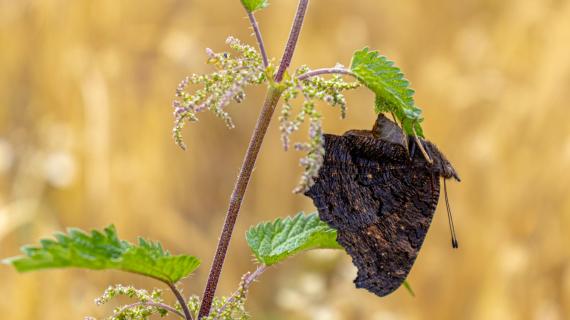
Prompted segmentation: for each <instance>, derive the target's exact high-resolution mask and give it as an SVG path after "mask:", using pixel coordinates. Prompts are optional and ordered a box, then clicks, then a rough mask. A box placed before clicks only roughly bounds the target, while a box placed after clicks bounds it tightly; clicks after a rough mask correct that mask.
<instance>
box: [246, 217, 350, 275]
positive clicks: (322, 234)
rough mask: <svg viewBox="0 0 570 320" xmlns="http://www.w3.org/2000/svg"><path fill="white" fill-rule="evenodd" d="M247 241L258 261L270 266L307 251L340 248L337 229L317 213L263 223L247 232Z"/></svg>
mask: <svg viewBox="0 0 570 320" xmlns="http://www.w3.org/2000/svg"><path fill="white" fill-rule="evenodd" d="M246 239H247V243H248V244H249V247H250V248H251V250H252V251H253V253H254V254H255V256H256V258H257V260H258V261H259V262H261V263H263V264H265V265H267V266H270V265H273V264H276V263H279V262H281V261H283V260H285V259H287V258H289V257H291V256H293V255H295V254H296V253H298V252H301V251H305V250H310V249H340V248H341V247H340V245H339V244H338V243H337V242H336V230H334V229H332V228H330V227H329V226H328V225H327V224H326V223H325V222H323V221H321V220H320V219H319V216H318V215H317V214H316V213H312V214H309V215H305V214H304V213H303V212H300V213H298V214H297V215H296V216H295V217H287V218H285V219H284V220H282V219H277V220H274V221H273V222H265V223H260V224H258V225H257V226H255V227H251V228H250V229H249V230H248V231H247V234H246Z"/></svg>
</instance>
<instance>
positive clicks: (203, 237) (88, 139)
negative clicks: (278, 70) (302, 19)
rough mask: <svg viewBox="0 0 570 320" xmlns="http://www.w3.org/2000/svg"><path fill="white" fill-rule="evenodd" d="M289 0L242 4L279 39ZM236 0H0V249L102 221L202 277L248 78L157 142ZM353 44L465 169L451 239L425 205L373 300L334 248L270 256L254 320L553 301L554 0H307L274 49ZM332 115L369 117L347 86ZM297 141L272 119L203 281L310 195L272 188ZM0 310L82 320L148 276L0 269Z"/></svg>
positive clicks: (323, 63) (519, 309) (342, 125)
mask: <svg viewBox="0 0 570 320" xmlns="http://www.w3.org/2000/svg"><path fill="white" fill-rule="evenodd" d="M295 6H296V2H295V1H290V0H273V1H272V6H271V7H270V8H269V9H268V10H265V11H263V12H260V13H259V17H258V18H259V22H260V25H261V27H262V28H263V32H264V36H265V40H266V45H267V47H268V50H269V51H270V53H271V55H273V56H277V57H279V56H280V53H281V50H282V46H283V44H284V42H285V40H286V37H287V33H288V29H289V27H290V21H291V18H292V15H293V12H294V9H295ZM244 16H245V13H244V12H243V9H242V7H241V4H240V3H239V1H237V0H235V1H221V0H219V1H218V0H210V1H193V0H187V1H182V0H180V1H174V0H165V1H148V0H139V1H132V0H125V1H115V0H99V1H86V0H83V1H69V0H67V1H66V0H47V1H39V0H35V1H32V0H18V1H14V0H0V103H1V106H0V249H1V250H0V255H1V256H2V257H7V256H12V255H15V254H17V253H18V252H17V250H18V247H19V246H20V245H22V244H25V243H34V242H36V241H37V240H38V239H39V238H40V237H44V236H47V235H49V234H51V233H52V232H53V231H55V230H62V229H64V228H65V227H68V226H77V227H81V228H84V229H91V228H101V227H103V226H105V225H108V224H109V223H114V224H115V225H116V226H117V229H118V230H119V232H120V233H121V234H122V235H123V237H125V238H127V239H129V240H131V241H132V240H134V239H135V237H136V236H137V235H144V236H146V237H149V238H152V239H157V240H160V241H162V242H163V243H164V245H165V247H167V248H170V249H171V251H172V252H173V253H174V254H177V253H183V252H190V253H192V254H195V255H197V256H199V257H201V258H202V259H203V260H204V265H203V266H202V267H201V268H200V269H198V271H197V273H196V275H195V276H193V277H192V279H190V281H187V282H186V283H185V288H184V289H185V292H186V293H187V294H190V293H191V292H195V293H198V294H200V293H201V292H202V289H203V287H204V284H205V280H206V277H207V272H208V268H209V263H210V260H211V257H212V255H213V251H214V247H215V244H216V241H217V237H218V233H219V230H220V228H221V223H222V221H223V215H224V211H225V209H226V202H227V200H228V197H229V194H230V191H231V188H232V185H233V180H234V178H235V176H236V174H237V170H238V167H239V165H240V163H241V158H242V156H243V153H244V151H245V146H246V144H247V140H248V138H249V133H250V132H251V130H252V127H253V124H254V122H255V118H256V114H257V112H258V111H259V108H260V101H261V99H262V96H261V94H262V92H263V90H262V89H253V90H250V91H249V92H248V97H247V100H246V102H245V104H244V105H242V106H240V107H239V108H232V107H229V111H230V112H232V114H233V116H234V121H235V123H236V126H237V128H236V129H234V130H232V131H228V130H227V129H226V128H225V125H224V124H223V123H221V122H220V121H217V119H214V117H208V116H205V117H202V118H201V119H200V122H199V123H197V124H194V125H192V126H189V129H188V130H186V131H185V140H186V141H187V143H188V146H189V150H188V151H186V152H182V151H180V150H179V148H178V147H176V145H175V144H174V143H173V142H172V139H171V125H172V117H171V112H172V110H171V108H170V102H171V100H172V97H173V93H174V90H175V88H176V85H177V84H178V82H179V80H180V79H182V78H183V77H184V76H185V75H187V74H189V73H191V72H205V71H207V68H208V66H207V65H206V64H204V62H205V59H206V56H205V55H204V53H203V52H204V51H203V49H204V48H205V47H207V46H208V47H212V48H213V49H215V50H225V45H224V41H225V38H226V36H227V35H230V34H231V35H234V36H237V37H239V38H240V39H243V40H246V39H249V42H250V43H251V44H254V39H253V38H252V37H249V36H250V35H249V30H248V29H247V28H248V21H247V19H243V17H244ZM364 45H369V46H370V47H373V48H378V49H379V50H380V51H381V52H382V53H383V54H386V55H387V56H389V57H391V59H393V60H395V61H396V62H397V64H398V65H399V66H401V67H402V69H403V70H406V77H407V78H408V79H410V80H411V81H412V83H413V87H414V89H415V90H416V92H417V93H416V97H415V98H416V102H417V103H418V105H420V106H422V108H423V110H424V116H425V119H426V120H425V122H424V123H423V127H424V130H425V135H426V137H428V138H429V139H430V140H432V141H434V142H436V143H437V144H438V145H439V146H440V148H441V149H442V150H443V151H444V152H445V153H446V155H447V156H448V158H449V159H450V160H451V161H452V163H453V164H454V166H455V167H456V168H457V170H458V171H459V173H460V174H461V177H462V179H463V181H462V182H461V183H460V184H452V185H450V188H449V189H450V190H449V191H450V197H451V199H452V206H453V208H454V213H455V221H456V228H457V229H458V235H459V241H460V249H459V250H452V249H451V248H450V243H449V234H448V231H447V225H446V223H447V222H446V218H445V214H444V212H443V211H442V209H443V206H441V205H440V208H439V210H438V213H436V217H435V219H434V223H433V226H432V228H431V230H430V233H429V235H428V237H427V240H426V242H425V244H424V247H423V249H422V252H421V254H420V256H419V258H418V260H417V261H416V265H415V266H414V268H413V269H412V273H411V276H410V279H409V281H410V283H411V284H412V286H413V288H414V291H415V293H416V297H415V298H412V297H410V296H409V295H408V293H407V292H406V290H399V291H397V292H396V293H395V294H393V295H391V296H389V297H387V298H382V299H381V298H378V297H376V296H374V295H371V294H369V293H367V292H366V291H364V290H357V289H354V286H353V284H352V279H353V278H354V276H355V273H356V271H355V269H354V268H353V266H352V264H351V263H350V259H349V258H348V257H347V256H346V255H344V254H342V252H341V251H339V250H335V251H314V252H312V253H311V254H307V255H302V256H299V257H297V258H295V259H292V260H291V261H287V262H285V263H284V264H283V265H281V266H278V267H277V268H275V269H272V270H269V271H268V272H267V273H266V274H264V275H263V277H262V278H261V279H262V280H261V281H260V282H259V283H257V284H256V285H255V286H254V287H252V290H251V296H250V298H249V300H248V307H249V310H250V311H251V312H252V314H253V315H254V317H255V318H256V319H325V320H326V319H568V318H570V303H569V301H570V250H568V246H569V245H570V237H569V236H568V235H569V233H570V197H568V194H569V190H570V174H569V172H570V124H569V120H568V117H569V115H570V111H569V110H570V109H569V107H568V101H570V91H569V90H568V88H570V58H569V57H570V2H568V1H561V0H558V1H556V0H547V1H544V0H523V1H514V0H505V1H491V0H483V1H461V2H458V1H451V0H437V1H429V2H428V1H423V2H422V1H387V0H378V1H366V0H358V1H352V2H350V3H348V2H346V1H340V0H327V1H324V0H313V1H311V5H310V8H309V13H308V16H307V23H306V25H305V27H304V29H303V33H302V35H301V39H300V43H299V48H298V50H297V52H296V55H295V58H294V59H293V66H295V65H298V64H299V63H307V64H309V65H311V66H313V67H330V66H333V65H334V64H335V63H336V62H337V61H339V62H343V63H345V64H348V63H349V59H350V57H351V55H352V52H353V51H354V50H355V49H357V48H362V47H363V46H364ZM347 99H348V108H349V110H348V118H347V119H346V120H345V121H340V120H339V119H338V118H339V117H338V113H337V112H336V110H329V109H327V108H324V109H323V112H324V114H325V120H324V125H325V131H327V132H334V133H341V132H343V131H345V130H347V129H354V128H369V127H370V126H371V125H372V123H373V121H374V119H375V117H374V114H373V111H372V109H373V108H371V105H372V104H373V103H374V101H373V97H372V95H371V94H370V93H368V92H366V90H358V91H356V92H352V93H350V94H348V95H347ZM299 156H300V155H299V154H298V153H295V152H294V151H289V152H287V153H284V152H283V151H282V150H281V143H280V141H279V130H278V127H277V121H276V119H275V120H274V122H273V126H272V127H271V128H270V132H269V135H268V137H267V140H266V143H265V144H264V146H263V149H262V152H261V158H260V160H259V162H258V164H257V168H256V171H255V173H254V177H253V180H252V183H251V186H250V189H249V191H248V194H247V196H246V201H245V205H244V208H243V211H242V214H241V216H240V218H239V220H238V226H237V231H236V234H235V237H234V239H233V242H232V244H231V248H230V254H229V256H228V259H227V261H226V266H225V268H224V272H223V279H222V282H221V283H220V286H219V293H220V294H230V293H231V292H233V290H234V289H235V288H236V286H237V284H238V283H239V281H240V277H241V275H242V274H243V273H245V272H246V271H248V270H250V269H252V268H253V263H252V256H251V254H250V253H249V250H248V249H247V244H246V241H245V239H244V236H243V235H244V233H245V230H247V228H248V226H249V225H251V224H255V223H257V222H259V221H260V220H272V219H273V218H275V217H278V216H285V215H291V214H293V213H295V212H298V211H300V210H305V211H311V210H313V206H312V204H311V202H310V201H309V200H308V199H306V198H304V197H302V196H300V195H293V194H291V189H292V188H293V187H294V186H295V184H296V181H297V179H298V177H299V174H300V173H301V170H300V168H299V167H298V165H297V160H298V157H299ZM0 283H1V287H0V288H1V292H2V293H1V296H2V297H3V298H2V299H0V314H1V315H2V318H6V319H23V320H27V319H30V320H31V319H46V320H47V319H62V320H63V319H80V318H81V317H83V316H84V315H93V316H98V317H102V316H103V315H105V314H108V313H109V311H110V310H105V308H102V307H96V306H95V304H94V303H93V299H94V298H95V297H97V296H99V295H100V293H101V292H102V291H103V290H104V289H105V288H106V287H107V285H108V284H110V283H133V284H135V285H137V286H139V287H141V286H142V287H148V288H149V289H151V288H152V287H153V286H159V285H160V284H159V283H156V282H153V281H150V280H146V279H142V278H140V277H137V276H128V275H124V274H121V273H117V272H106V273H96V272H88V271H70V270H64V271H47V272H42V273H35V274H25V275H20V274H16V273H15V271H14V270H13V269H12V268H8V267H0Z"/></svg>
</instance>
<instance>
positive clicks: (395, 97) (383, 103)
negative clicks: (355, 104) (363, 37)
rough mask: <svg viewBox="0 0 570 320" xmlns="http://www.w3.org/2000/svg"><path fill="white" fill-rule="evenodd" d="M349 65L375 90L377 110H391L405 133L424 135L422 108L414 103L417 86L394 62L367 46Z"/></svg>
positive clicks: (359, 78) (366, 84)
mask: <svg viewBox="0 0 570 320" xmlns="http://www.w3.org/2000/svg"><path fill="white" fill-rule="evenodd" d="M350 69H351V70H352V72H354V74H355V75H356V77H357V78H358V80H359V81H360V82H362V83H363V84H364V85H365V86H367V87H368V88H369V89H370V90H372V91H373V92H374V93H375V94H376V112H377V113H380V112H390V113H393V114H394V116H395V117H396V118H397V119H398V121H399V122H400V124H401V125H402V128H403V130H404V132H406V134H409V135H413V134H414V132H415V134H417V135H418V136H420V137H423V136H424V135H423V130H422V127H421V125H420V123H421V122H422V120H423V118H422V110H421V109H420V108H418V107H417V106H416V105H415V103H414V90H412V89H411V88H410V82H409V81H408V80H406V79H405V78H404V74H403V73H402V71H401V70H400V69H399V68H398V67H396V66H394V62H392V61H390V60H388V59H387V58H386V57H385V56H382V55H380V54H379V53H378V51H370V50H369V49H368V48H364V49H362V50H359V51H356V52H355V53H354V55H353V57H352V62H351V66H350Z"/></svg>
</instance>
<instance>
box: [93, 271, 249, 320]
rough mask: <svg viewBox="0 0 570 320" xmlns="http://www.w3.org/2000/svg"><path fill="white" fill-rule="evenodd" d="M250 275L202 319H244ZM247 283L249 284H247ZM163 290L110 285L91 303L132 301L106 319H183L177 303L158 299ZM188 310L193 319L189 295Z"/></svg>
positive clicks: (194, 303)
mask: <svg viewBox="0 0 570 320" xmlns="http://www.w3.org/2000/svg"><path fill="white" fill-rule="evenodd" d="M249 276H250V273H247V274H245V275H244V277H243V278H242V281H241V283H240V285H239V287H238V290H237V291H236V292H235V293H234V294H233V295H232V296H230V297H216V298H215V299H214V302H213V304H212V312H211V313H210V315H209V316H208V317H204V318H203V320H247V319H250V316H249V314H248V313H247V312H246V311H245V301H246V296H247V293H248V290H249V286H250V285H251V281H249V280H250V279H249ZM248 281H249V282H248ZM162 295H163V291H162V290H160V289H154V290H152V291H151V292H149V291H147V290H145V289H137V288H135V287H133V286H123V285H120V284H119V285H114V286H110V287H109V288H107V290H105V292H104V293H103V294H102V295H101V296H100V297H99V298H97V299H95V304H96V305H98V306H102V305H104V304H107V303H109V302H110V301H111V300H114V299H116V298H118V297H121V296H122V297H126V298H130V299H132V300H134V301H135V302H133V303H130V304H127V305H124V306H120V307H117V308H115V309H114V310H113V314H112V315H111V316H109V317H107V318H106V319H107V320H144V319H151V317H152V316H154V315H156V316H159V317H161V318H162V317H165V316H167V315H168V314H175V315H177V316H179V317H181V318H184V314H183V309H182V307H181V306H180V304H179V303H176V304H175V305H174V306H171V305H169V304H166V303H165V302H164V299H163V298H162ZM187 307H188V310H189V311H190V312H191V313H192V314H193V315H194V316H196V315H197V314H198V310H199V309H200V297H198V296H196V295H193V296H190V297H189V298H188V301H187ZM84 320H96V319H95V318H93V317H85V318H84Z"/></svg>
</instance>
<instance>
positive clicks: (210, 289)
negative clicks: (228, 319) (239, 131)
mask: <svg viewBox="0 0 570 320" xmlns="http://www.w3.org/2000/svg"><path fill="white" fill-rule="evenodd" d="M308 4H309V0H300V2H299V5H298V7H297V13H296V15H295V20H294V22H293V26H292V28H291V32H290V33H289V40H288V41H287V46H286V47H285V52H284V53H283V58H282V60H281V64H280V65H279V69H278V70H277V73H276V74H275V82H281V80H282V79H283V75H284V74H285V71H286V69H287V68H288V67H289V65H290V64H291V59H292V58H293V53H294V52H295V47H296V46H297V40H298V39H299V34H300V33H301V27H302V26H303V19H304V17H305V13H306V11H307V7H308ZM250 19H251V17H250ZM254 21H255V19H254ZM256 26H257V23H256V24H255V25H254V26H253V28H254V31H255V30H256V29H259V28H256ZM257 34H259V38H258V42H259V45H260V47H261V46H262V43H263V42H260V39H261V33H257V32H256V35H257ZM282 93H283V92H282V90H281V89H279V88H278V86H272V87H270V88H269V89H268V91H267V95H266V97H265V102H264V103H263V108H262V109H261V113H260V114H259V117H258V119H257V123H256V125H255V129H254V131H253V134H252V136H251V139H250V141H249V145H248V147H247V151H246V154H245V158H244V160H243V164H242V167H241V170H240V173H239V175H238V178H237V180H236V183H235V186H234V190H233V192H232V196H231V198H230V203H229V208H228V211H227V213H226V219H225V222H224V228H223V230H222V234H221V236H220V239H219V241H218V246H217V248H216V255H215V256H214V261H213V262H212V267H211V269H210V275H209V276H208V283H207V284H206V289H205V290H204V295H203V297H202V303H201V305H200V312H199V313H198V319H202V318H203V317H206V316H208V315H209V314H210V309H211V307H212V302H213V301H214V296H215V294H216V288H217V286H218V282H219V280H220V274H221V272H222V267H223V265H224V260H225V258H226V253H227V251H228V246H229V243H230V240H231V238H232V233H233V230H234V227H235V224H236V220H237V217H238V214H239V209H240V207H241V203H242V201H243V198H244V195H245V191H246V189H247V185H248V183H249V180H250V178H251V173H252V172H253V168H254V166H255V161H256V159H257V155H258V154H259V150H260V149H261V145H262V143H263V139H264V137H265V134H266V132H267V128H268V127H269V123H270V122H271V118H272V116H273V113H274V111H275V107H276V106H277V102H278V101H279V98H280V97H281V94H282Z"/></svg>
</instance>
